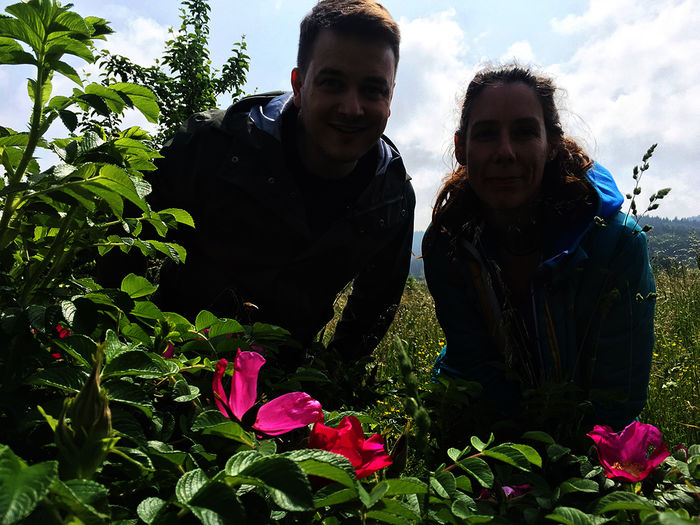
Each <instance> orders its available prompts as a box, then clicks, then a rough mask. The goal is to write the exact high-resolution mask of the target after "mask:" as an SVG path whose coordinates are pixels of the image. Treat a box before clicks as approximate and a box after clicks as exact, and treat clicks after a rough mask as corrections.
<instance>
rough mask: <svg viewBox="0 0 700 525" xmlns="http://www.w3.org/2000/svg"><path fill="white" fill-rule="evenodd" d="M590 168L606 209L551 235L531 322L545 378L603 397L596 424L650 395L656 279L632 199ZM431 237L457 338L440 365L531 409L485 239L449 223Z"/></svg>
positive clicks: (436, 273)
mask: <svg viewBox="0 0 700 525" xmlns="http://www.w3.org/2000/svg"><path fill="white" fill-rule="evenodd" d="M587 177H588V180H589V181H590V182H591V184H592V185H593V187H594V188H595V190H596V193H597V196H598V202H597V208H593V209H592V210H591V213H590V214H589V215H587V216H586V217H584V219H583V220H579V221H577V222H576V224H574V225H573V226H572V227H571V228H570V230H569V231H567V232H566V234H564V235H561V236H560V237H559V238H552V239H547V240H546V242H545V250H544V252H545V253H546V254H549V255H547V256H546V260H544V261H543V262H542V263H540V265H539V266H538V268H537V270H536V271H535V272H534V273H533V275H532V276H531V279H530V305H529V307H527V308H525V309H522V308H521V312H522V311H523V310H524V311H525V313H524V314H523V315H524V316H531V317H530V318H529V319H526V320H525V324H526V325H527V326H529V327H530V330H529V331H528V336H529V338H530V344H531V346H532V348H533V353H534V354H535V355H534V360H535V362H536V363H537V366H538V367H539V369H538V370H537V371H536V373H537V374H538V375H539V377H538V379H537V381H539V382H541V381H542V380H554V381H557V382H573V383H574V384H575V385H577V386H578V387H580V388H581V389H582V391H583V392H584V395H585V396H586V399H589V400H594V401H593V406H594V415H593V418H594V421H593V422H594V423H596V424H608V425H611V426H613V428H621V427H623V426H624V425H626V424H627V423H629V422H630V421H632V420H633V419H634V418H635V417H636V416H637V415H638V414H639V412H640V411H641V410H642V408H643V407H644V405H645V404H646V396H647V385H648V382H649V372H650V368H651V358H652V350H653V346H654V329H653V320H654V306H655V301H654V297H655V295H654V294H653V292H655V285H654V278H653V275H652V271H651V267H650V264H649V256H648V251H647V242H646V236H645V234H644V233H643V232H642V231H640V229H639V228H638V227H637V225H636V223H635V221H634V220H633V219H632V218H631V217H630V218H628V217H627V216H626V215H625V214H624V213H622V212H621V211H620V207H621V205H622V202H623V200H624V199H623V197H622V195H621V194H620V192H619V190H618V189H617V186H616V185H615V181H614V180H613V178H612V176H611V174H610V173H609V172H608V171H607V170H606V169H605V168H603V167H602V166H600V165H599V164H594V166H593V168H591V169H590V170H589V172H588V173H587ZM597 218H602V219H603V220H604V223H603V221H600V220H597ZM425 238H426V239H431V240H428V241H426V242H425V243H424V247H423V256H424V259H425V274H426V279H427V282H428V287H429V289H430V292H431V294H432V295H433V297H434V299H435V309H436V314H437V318H438V321H439V322H440V324H441V326H442V328H443V330H444V332H445V339H446V343H447V345H446V347H445V348H444V349H443V352H442V354H441V355H440V357H439V358H438V360H437V361H436V364H435V372H436V373H437V374H447V375H448V376H453V377H460V378H465V379H468V380H472V381H478V382H480V383H481V384H482V385H483V387H484V392H485V395H486V396H488V397H489V398H492V399H496V400H497V401H499V402H500V404H501V406H503V407H506V406H507V407H509V408H510V411H511V412H515V411H517V410H519V409H521V406H520V402H521V400H520V399H519V389H517V388H515V389H514V388H513V385H512V384H511V385H510V387H509V386H507V384H506V380H505V377H506V373H507V372H506V371H504V368H507V367H504V359H503V358H502V357H501V356H502V355H503V354H499V349H498V348H499V345H498V341H499V337H501V339H500V340H501V341H502V340H503V339H502V337H504V335H503V333H499V332H503V329H502V327H503V319H504V310H503V302H502V300H501V298H500V297H498V294H497V293H496V291H495V290H494V287H493V286H492V283H493V279H495V278H496V277H495V276H494V275H493V270H492V269H490V268H492V266H489V263H491V264H492V262H491V261H489V254H488V252H487V251H486V250H485V249H484V246H483V243H481V242H478V241H476V242H475V238H465V236H464V235H452V234H450V232H447V231H442V232H440V233H437V232H436V234H435V235H431V234H430V231H429V232H428V233H427V234H426V237H425ZM649 294H652V295H649ZM499 327H501V328H499ZM533 339H534V341H533Z"/></svg>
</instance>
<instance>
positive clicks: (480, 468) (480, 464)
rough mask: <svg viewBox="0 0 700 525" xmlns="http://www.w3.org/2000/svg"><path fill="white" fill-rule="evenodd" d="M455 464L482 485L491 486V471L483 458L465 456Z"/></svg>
mask: <svg viewBox="0 0 700 525" xmlns="http://www.w3.org/2000/svg"><path fill="white" fill-rule="evenodd" d="M457 465H459V466H460V468H462V469H463V470H464V471H465V472H466V473H467V474H469V475H470V476H471V477H473V478H474V479H475V480H476V481H478V482H479V483H481V485H482V486H483V487H486V488H491V487H492V486H493V472H491V467H489V465H488V463H486V462H485V461H484V460H483V459H481V458H467V459H463V460H461V461H460V462H459V463H457Z"/></svg>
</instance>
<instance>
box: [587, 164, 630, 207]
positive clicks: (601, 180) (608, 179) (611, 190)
mask: <svg viewBox="0 0 700 525" xmlns="http://www.w3.org/2000/svg"><path fill="white" fill-rule="evenodd" d="M586 177H587V178H588V180H589V181H590V183H591V184H592V185H593V188H594V189H595V190H596V193H597V194H598V198H599V202H598V210H597V212H596V215H598V216H599V217H602V218H603V219H607V218H609V217H611V216H612V215H613V214H614V213H616V212H617V211H619V210H620V208H621V207H622V203H623V202H624V200H625V199H624V197H623V196H622V193H620V190H618V189H617V184H615V179H613V176H612V174H611V173H610V172H609V171H608V170H607V169H606V168H604V167H603V166H601V165H600V164H598V163H597V162H594V163H593V167H592V168H591V169H589V170H588V173H586Z"/></svg>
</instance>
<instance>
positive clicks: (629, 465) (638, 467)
mask: <svg viewBox="0 0 700 525" xmlns="http://www.w3.org/2000/svg"><path fill="white" fill-rule="evenodd" d="M611 467H612V468H613V469H617V470H623V471H625V472H627V473H628V474H632V475H633V476H639V475H640V474H641V473H642V472H644V465H642V464H641V463H634V462H626V463H620V462H619V461H616V462H615V463H613V464H612V465H611Z"/></svg>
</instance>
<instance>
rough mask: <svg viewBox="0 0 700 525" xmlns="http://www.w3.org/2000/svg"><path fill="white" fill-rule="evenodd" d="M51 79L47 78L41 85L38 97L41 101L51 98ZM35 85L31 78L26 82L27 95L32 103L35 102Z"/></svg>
mask: <svg viewBox="0 0 700 525" xmlns="http://www.w3.org/2000/svg"><path fill="white" fill-rule="evenodd" d="M51 88H52V86H51V79H50V78H47V79H46V81H45V82H44V83H43V84H42V85H41V90H40V95H41V100H43V101H46V100H48V99H49V97H50V96H51ZM36 92H37V85H36V82H35V81H34V80H32V79H31V78H30V79H29V80H28V81H27V94H28V95H29V98H30V99H31V101H32V102H34V101H35V100H36Z"/></svg>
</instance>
